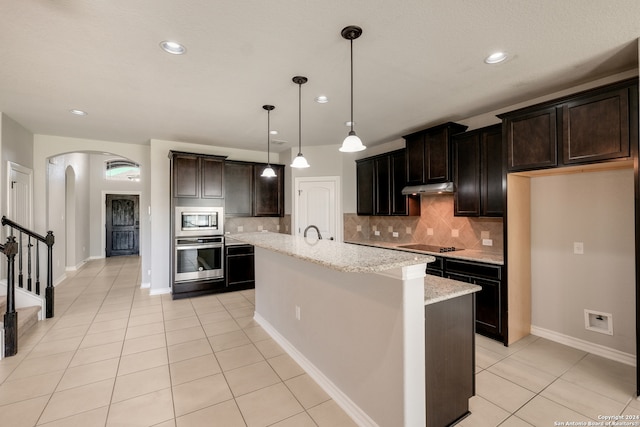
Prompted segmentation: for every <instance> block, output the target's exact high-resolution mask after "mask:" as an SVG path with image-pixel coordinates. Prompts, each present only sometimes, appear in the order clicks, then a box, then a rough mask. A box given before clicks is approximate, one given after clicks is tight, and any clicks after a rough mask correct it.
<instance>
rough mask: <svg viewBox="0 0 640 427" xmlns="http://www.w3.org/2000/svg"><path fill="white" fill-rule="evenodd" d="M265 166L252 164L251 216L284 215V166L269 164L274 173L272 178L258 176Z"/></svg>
mask: <svg viewBox="0 0 640 427" xmlns="http://www.w3.org/2000/svg"><path fill="white" fill-rule="evenodd" d="M265 167H267V165H266V164H261V163H256V164H254V165H253V183H254V184H253V185H254V193H253V194H254V201H253V207H254V210H253V214H254V215H253V216H284V166H283V165H271V167H272V168H273V170H274V171H275V173H276V176H274V177H272V178H265V177H262V176H260V175H261V174H262V171H263V170H264V168H265Z"/></svg>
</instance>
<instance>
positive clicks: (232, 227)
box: [224, 215, 291, 234]
mask: <svg viewBox="0 0 640 427" xmlns="http://www.w3.org/2000/svg"><path fill="white" fill-rule="evenodd" d="M224 231H225V233H230V234H236V233H252V232H256V231H270V232H272V233H285V234H289V233H290V232H291V215H285V216H283V217H226V218H225V219H224Z"/></svg>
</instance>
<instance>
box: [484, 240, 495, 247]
mask: <svg viewBox="0 0 640 427" xmlns="http://www.w3.org/2000/svg"><path fill="white" fill-rule="evenodd" d="M482 246H493V240H491V239H482Z"/></svg>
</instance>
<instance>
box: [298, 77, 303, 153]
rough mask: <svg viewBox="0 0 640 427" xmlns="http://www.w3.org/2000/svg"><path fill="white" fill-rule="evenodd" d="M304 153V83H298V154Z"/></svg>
mask: <svg viewBox="0 0 640 427" xmlns="http://www.w3.org/2000/svg"><path fill="white" fill-rule="evenodd" d="M301 154H302V83H298V155H301Z"/></svg>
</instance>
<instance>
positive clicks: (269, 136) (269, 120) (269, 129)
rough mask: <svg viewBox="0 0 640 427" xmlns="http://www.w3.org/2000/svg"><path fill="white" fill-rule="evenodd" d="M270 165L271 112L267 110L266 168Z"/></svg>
mask: <svg viewBox="0 0 640 427" xmlns="http://www.w3.org/2000/svg"><path fill="white" fill-rule="evenodd" d="M270 165H271V110H267V166H270Z"/></svg>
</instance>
